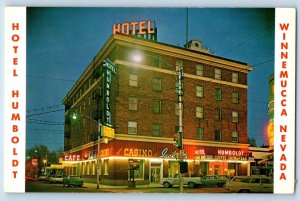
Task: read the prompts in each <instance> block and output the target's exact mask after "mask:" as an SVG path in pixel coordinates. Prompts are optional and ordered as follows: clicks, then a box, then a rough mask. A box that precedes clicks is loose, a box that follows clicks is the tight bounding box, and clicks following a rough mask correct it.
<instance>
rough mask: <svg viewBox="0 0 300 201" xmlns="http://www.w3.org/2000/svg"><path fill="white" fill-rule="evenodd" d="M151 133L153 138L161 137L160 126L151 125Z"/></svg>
mask: <svg viewBox="0 0 300 201" xmlns="http://www.w3.org/2000/svg"><path fill="white" fill-rule="evenodd" d="M152 133H153V136H160V135H161V124H153V125H152Z"/></svg>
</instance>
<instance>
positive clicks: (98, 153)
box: [97, 119, 101, 189]
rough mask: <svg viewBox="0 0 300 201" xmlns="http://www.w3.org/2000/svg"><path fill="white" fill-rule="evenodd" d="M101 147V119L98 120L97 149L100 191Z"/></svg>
mask: <svg viewBox="0 0 300 201" xmlns="http://www.w3.org/2000/svg"><path fill="white" fill-rule="evenodd" d="M100 145H101V123H100V119H99V120H98V149H97V189H99V179H100V167H101V155H100Z"/></svg>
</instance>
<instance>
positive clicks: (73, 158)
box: [64, 154, 81, 161]
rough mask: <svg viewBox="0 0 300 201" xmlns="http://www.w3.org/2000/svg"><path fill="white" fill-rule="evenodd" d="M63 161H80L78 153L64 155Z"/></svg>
mask: <svg viewBox="0 0 300 201" xmlns="http://www.w3.org/2000/svg"><path fill="white" fill-rule="evenodd" d="M64 159H65V161H81V157H80V155H75V154H74V155H65V157H64Z"/></svg>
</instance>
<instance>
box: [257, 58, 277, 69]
mask: <svg viewBox="0 0 300 201" xmlns="http://www.w3.org/2000/svg"><path fill="white" fill-rule="evenodd" d="M270 61H274V57H272V58H269V59H267V60H265V61H262V62H259V63H257V64H255V65H253V67H254V66H259V65H261V64H264V63H268V62H270Z"/></svg>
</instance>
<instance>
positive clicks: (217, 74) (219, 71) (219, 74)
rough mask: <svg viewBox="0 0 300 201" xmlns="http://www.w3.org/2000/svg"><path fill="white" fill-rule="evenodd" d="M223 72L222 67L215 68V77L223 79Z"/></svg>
mask: <svg viewBox="0 0 300 201" xmlns="http://www.w3.org/2000/svg"><path fill="white" fill-rule="evenodd" d="M221 72H222V71H221V69H220V68H215V79H216V80H221V77H222V75H221Z"/></svg>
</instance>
